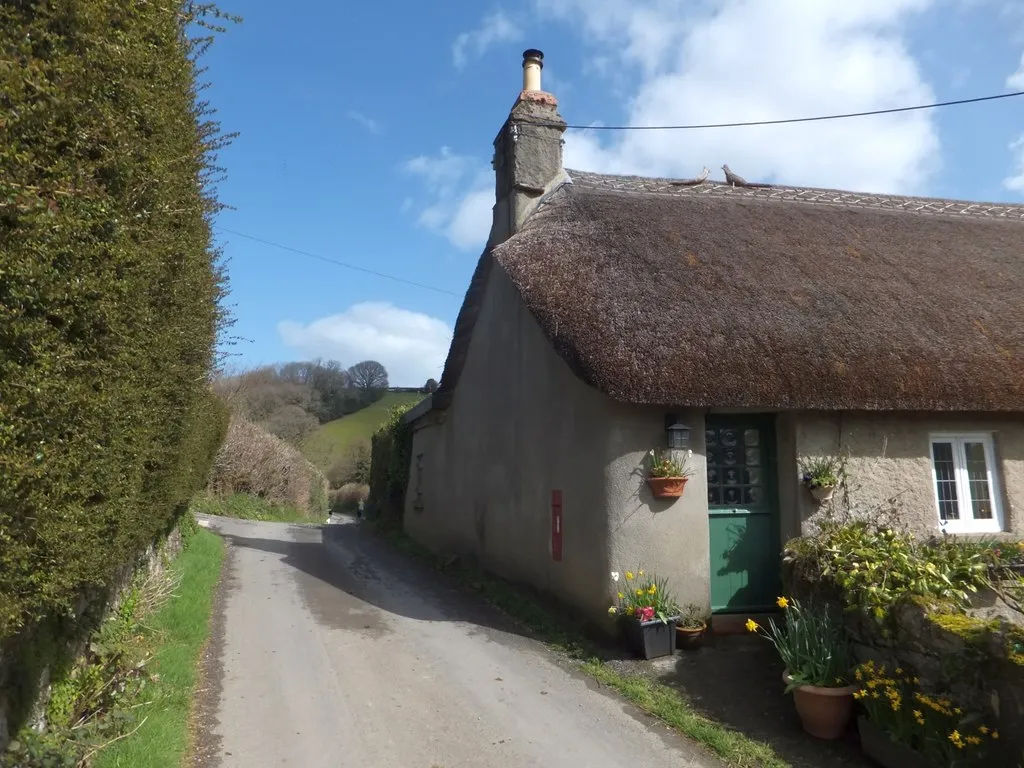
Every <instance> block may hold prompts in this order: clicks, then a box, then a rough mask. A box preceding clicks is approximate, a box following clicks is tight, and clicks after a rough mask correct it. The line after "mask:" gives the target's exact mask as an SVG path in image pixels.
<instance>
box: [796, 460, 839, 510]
mask: <svg viewBox="0 0 1024 768" xmlns="http://www.w3.org/2000/svg"><path fill="white" fill-rule="evenodd" d="M842 469H843V467H842V460H841V459H839V458H837V457H835V456H819V457H816V458H813V459H804V460H803V461H802V462H800V473H801V476H800V479H801V481H802V482H803V484H804V486H805V487H806V488H807V489H808V490H809V491H810V492H811V496H813V497H814V500H815V501H818V502H824V501H828V500H829V499H831V498H832V494H834V493H835V492H836V486H838V485H839V478H840V475H841V474H842Z"/></svg>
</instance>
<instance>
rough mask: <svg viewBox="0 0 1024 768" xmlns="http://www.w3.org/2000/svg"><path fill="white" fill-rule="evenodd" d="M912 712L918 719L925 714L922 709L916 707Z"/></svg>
mask: <svg viewBox="0 0 1024 768" xmlns="http://www.w3.org/2000/svg"><path fill="white" fill-rule="evenodd" d="M911 714H912V715H913V716H914V717H916V718H917V719H919V720H920V719H921V718H922V717H924V715H923V714H922V713H921V710H920V709H915V710H914V711H913V712H911Z"/></svg>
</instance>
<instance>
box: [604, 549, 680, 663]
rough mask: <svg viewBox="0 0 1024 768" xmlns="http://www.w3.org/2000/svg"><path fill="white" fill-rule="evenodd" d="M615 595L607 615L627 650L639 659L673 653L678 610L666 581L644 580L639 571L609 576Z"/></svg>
mask: <svg viewBox="0 0 1024 768" xmlns="http://www.w3.org/2000/svg"><path fill="white" fill-rule="evenodd" d="M612 581H613V582H615V583H616V585H618V586H617V589H618V592H617V597H616V602H615V604H614V605H612V606H611V607H610V608H609V609H608V614H609V615H610V616H613V617H615V618H617V619H618V620H619V621H621V622H622V624H623V626H624V629H625V635H626V643H627V645H628V647H629V649H630V650H631V651H632V652H633V653H635V654H636V655H637V656H640V657H641V658H643V659H654V658H657V657H659V656H670V655H671V654H672V652H673V651H674V650H675V637H676V630H675V627H676V622H677V621H678V620H679V607H678V606H677V605H676V603H675V601H674V600H673V599H672V595H670V594H669V591H668V588H667V586H666V584H667V580H665V579H660V580H659V579H655V578H653V577H649V576H647V575H646V574H645V573H644V571H643V569H637V570H636V571H635V572H634V571H626V572H625V573H623V574H621V576H620V574H619V572H618V571H613V572H612Z"/></svg>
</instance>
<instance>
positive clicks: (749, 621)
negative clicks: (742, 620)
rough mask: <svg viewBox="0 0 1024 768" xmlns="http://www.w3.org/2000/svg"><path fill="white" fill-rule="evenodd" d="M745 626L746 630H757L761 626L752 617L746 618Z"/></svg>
mask: <svg viewBox="0 0 1024 768" xmlns="http://www.w3.org/2000/svg"><path fill="white" fill-rule="evenodd" d="M746 627H747V632H757V630H758V629H760V628H761V626H760V625H759V624H758V623H757V622H756V621H754V620H753V619H747V624H746Z"/></svg>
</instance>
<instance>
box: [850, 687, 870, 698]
mask: <svg viewBox="0 0 1024 768" xmlns="http://www.w3.org/2000/svg"><path fill="white" fill-rule="evenodd" d="M867 694H868V692H867V691H865V690H863V689H862V690H859V691H854V692H853V698H855V699H857V700H858V701H860V700H861V699H863V698H864V697H865V696H867Z"/></svg>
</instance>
